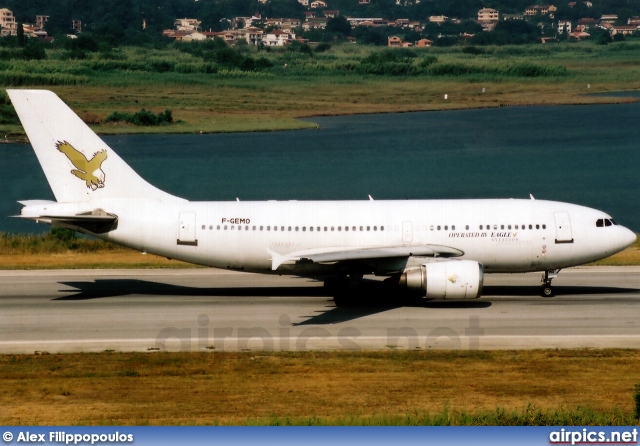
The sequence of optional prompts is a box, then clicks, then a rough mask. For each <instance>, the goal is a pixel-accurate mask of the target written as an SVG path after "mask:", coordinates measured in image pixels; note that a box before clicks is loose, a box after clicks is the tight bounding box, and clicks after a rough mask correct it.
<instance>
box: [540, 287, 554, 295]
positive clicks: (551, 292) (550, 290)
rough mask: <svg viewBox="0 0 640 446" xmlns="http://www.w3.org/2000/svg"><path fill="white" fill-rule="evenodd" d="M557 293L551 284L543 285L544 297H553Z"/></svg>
mask: <svg viewBox="0 0 640 446" xmlns="http://www.w3.org/2000/svg"><path fill="white" fill-rule="evenodd" d="M555 295H556V293H555V291H554V290H553V287H552V286H551V285H542V297H553V296H555Z"/></svg>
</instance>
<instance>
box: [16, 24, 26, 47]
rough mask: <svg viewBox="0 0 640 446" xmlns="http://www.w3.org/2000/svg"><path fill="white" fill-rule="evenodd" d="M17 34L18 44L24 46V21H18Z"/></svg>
mask: <svg viewBox="0 0 640 446" xmlns="http://www.w3.org/2000/svg"><path fill="white" fill-rule="evenodd" d="M17 36H18V46H19V47H20V48H24V28H23V26H22V23H18V29H17Z"/></svg>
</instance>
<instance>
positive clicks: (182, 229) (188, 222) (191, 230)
mask: <svg viewBox="0 0 640 446" xmlns="http://www.w3.org/2000/svg"><path fill="white" fill-rule="evenodd" d="M178 245H187V246H198V240H197V239H196V213H195V212H180V219H179V221H178Z"/></svg>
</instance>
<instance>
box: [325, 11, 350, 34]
mask: <svg viewBox="0 0 640 446" xmlns="http://www.w3.org/2000/svg"><path fill="white" fill-rule="evenodd" d="M325 30H326V31H327V32H329V33H334V34H342V36H344V37H347V36H349V35H351V24H350V23H349V21H348V20H347V19H346V18H345V17H343V16H341V15H339V16H337V17H331V18H330V19H329V20H327V26H326V28H325Z"/></svg>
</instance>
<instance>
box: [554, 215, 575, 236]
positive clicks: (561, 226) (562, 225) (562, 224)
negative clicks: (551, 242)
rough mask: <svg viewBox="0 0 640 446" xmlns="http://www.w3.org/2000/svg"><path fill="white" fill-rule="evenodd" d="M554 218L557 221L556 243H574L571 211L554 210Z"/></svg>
mask: <svg viewBox="0 0 640 446" xmlns="http://www.w3.org/2000/svg"><path fill="white" fill-rule="evenodd" d="M553 218H554V219H555V221H556V243H573V234H572V232H571V220H569V213H568V212H554V213H553Z"/></svg>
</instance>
